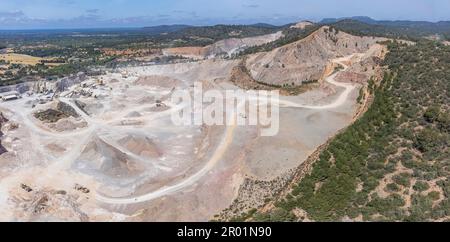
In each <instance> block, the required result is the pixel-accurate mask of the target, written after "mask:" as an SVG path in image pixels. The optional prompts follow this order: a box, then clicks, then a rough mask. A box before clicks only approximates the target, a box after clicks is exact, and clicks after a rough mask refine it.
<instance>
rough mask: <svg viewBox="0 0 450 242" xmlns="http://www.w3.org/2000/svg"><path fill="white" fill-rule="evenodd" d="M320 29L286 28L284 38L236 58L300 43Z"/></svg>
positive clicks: (251, 49)
mask: <svg viewBox="0 0 450 242" xmlns="http://www.w3.org/2000/svg"><path fill="white" fill-rule="evenodd" d="M319 28H320V26H319V25H310V26H306V28H304V29H300V28H290V27H286V28H284V29H283V35H284V36H283V37H282V38H280V39H277V40H275V41H273V42H270V43H267V44H263V45H258V46H254V47H250V48H247V49H245V50H244V51H242V52H240V53H238V54H237V55H236V57H240V56H244V55H248V54H253V53H257V52H265V51H271V50H273V49H275V48H278V47H281V46H284V45H287V44H290V43H294V42H296V41H299V40H301V39H303V38H305V37H307V36H308V35H310V34H312V33H313V32H314V31H316V30H318V29H319Z"/></svg>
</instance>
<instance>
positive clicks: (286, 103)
mask: <svg viewBox="0 0 450 242" xmlns="http://www.w3.org/2000/svg"><path fill="white" fill-rule="evenodd" d="M361 56H364V55H363V54H361V55H349V56H345V57H343V58H338V59H336V60H334V61H335V62H336V63H338V64H340V65H343V66H345V67H346V68H345V69H344V70H342V71H347V70H351V68H352V65H353V64H354V62H355V63H356V62H359V61H360V60H361V59H364V58H360V57H361ZM238 64H239V60H220V59H212V60H206V61H199V62H193V63H179V64H172V65H155V66H147V67H133V68H125V69H121V70H119V72H118V73H108V74H106V75H104V76H102V77H98V78H89V79H88V80H86V81H84V82H83V83H81V84H80V85H76V86H73V87H71V88H70V89H69V90H68V91H65V92H63V93H61V94H60V95H59V96H58V97H55V99H54V100H53V101H50V102H49V103H46V104H39V102H37V101H36V100H37V99H38V96H37V95H36V94H34V95H31V96H24V97H23V98H22V99H19V100H16V101H11V102H4V103H0V111H1V112H2V113H3V114H4V115H5V117H6V118H7V119H8V120H9V121H8V122H9V123H14V124H17V126H18V127H17V128H15V129H12V130H9V129H6V128H3V133H4V136H3V137H2V143H1V144H2V145H3V146H4V147H5V148H6V149H7V151H8V152H7V153H4V154H2V155H1V156H0V180H1V182H0V214H1V215H0V220H4V221H29V220H32V221H49V220H51V221H54V220H63V221H124V220H125V221H207V220H209V219H212V218H213V216H214V215H215V214H218V213H219V212H220V211H222V210H224V209H226V208H228V207H229V206H230V204H232V202H233V200H234V199H235V198H236V196H237V194H238V192H239V189H240V188H241V185H242V184H244V181H245V180H246V179H247V178H251V179H256V180H261V181H268V182H269V181H272V180H273V179H276V178H277V177H282V176H283V175H284V174H287V173H289V172H290V171H292V169H295V168H296V167H298V166H299V165H300V164H302V162H303V161H304V160H305V159H306V158H307V157H308V156H309V155H311V153H313V152H314V150H316V148H317V147H318V146H320V145H321V144H323V143H325V142H326V140H328V139H329V138H330V137H332V136H333V135H334V134H335V133H336V132H337V131H338V130H340V129H342V128H343V127H346V126H347V125H348V124H349V123H350V122H351V121H352V119H353V117H354V115H355V112H356V110H357V108H358V104H357V102H356V99H357V97H358V94H359V87H361V84H357V83H348V81H347V82H345V81H344V80H339V81H337V80H336V79H337V78H336V77H337V75H338V74H340V73H339V72H338V73H335V74H333V75H331V76H328V75H327V77H326V78H325V79H324V80H323V82H321V83H322V86H321V87H320V88H316V89H314V90H311V91H308V92H306V93H303V94H301V95H299V96H289V97H282V98H281V100H280V101H279V102H278V103H276V105H279V106H280V122H281V123H280V132H279V133H278V134H277V135H276V136H274V137H261V136H260V135H259V131H260V130H259V128H260V127H257V126H236V125H234V124H232V125H229V126H175V125H173V124H172V122H171V120H170V114H171V113H172V112H175V111H177V110H178V109H179V108H181V107H180V106H179V105H178V104H177V103H172V102H171V100H170V98H169V97H170V95H171V93H172V92H173V91H174V90H176V89H184V90H191V88H192V85H193V83H194V82H196V81H201V82H203V83H204V86H205V87H206V88H208V89H209V88H214V89H217V90H219V91H224V90H226V89H237V87H236V86H234V85H233V84H232V83H230V82H229V81H228V80H229V79H230V73H231V72H232V70H233V68H234V67H236V66H237V65H238ZM347 65H350V66H347ZM55 102H63V103H65V104H67V105H68V106H70V107H71V108H72V109H73V110H75V112H76V113H77V114H78V117H69V118H64V119H61V120H59V121H58V122H60V124H59V125H58V123H56V124H48V123H45V122H43V121H40V120H38V119H36V118H35V117H34V113H36V112H38V111H42V110H47V109H48V108H50V107H54V105H55ZM77 123H78V124H79V123H82V124H84V125H79V126H77V125H75V124H77ZM5 125H8V124H5ZM5 125H4V127H6V126H5Z"/></svg>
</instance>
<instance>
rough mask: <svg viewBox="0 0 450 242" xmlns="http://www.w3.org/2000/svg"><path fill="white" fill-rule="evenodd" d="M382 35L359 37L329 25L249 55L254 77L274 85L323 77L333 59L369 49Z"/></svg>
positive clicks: (291, 83) (248, 66) (249, 64)
mask: <svg viewBox="0 0 450 242" xmlns="http://www.w3.org/2000/svg"><path fill="white" fill-rule="evenodd" d="M383 40H385V39H383V38H373V37H358V36H353V35H350V34H347V33H345V32H342V31H339V30H337V29H334V28H330V27H327V26H324V27H321V28H320V29H318V30H317V31H315V32H314V33H312V34H311V35H309V36H308V37H306V38H304V39H301V40H299V41H297V42H294V43H291V44H288V45H285V46H282V47H279V48H276V49H274V50H272V51H270V52H263V53H257V54H253V55H251V56H249V58H248V59H247V63H246V67H247V69H248V70H249V71H250V73H251V75H252V77H253V78H254V79H255V80H256V81H258V82H262V83H266V84H271V85H301V84H302V83H303V82H310V81H317V80H319V79H321V77H322V75H323V72H324V70H325V67H326V65H327V63H328V61H329V60H330V59H334V58H338V57H343V56H347V55H350V54H353V53H361V52H365V51H367V50H368V49H369V48H370V47H371V46H373V45H374V44H376V43H377V42H378V41H383Z"/></svg>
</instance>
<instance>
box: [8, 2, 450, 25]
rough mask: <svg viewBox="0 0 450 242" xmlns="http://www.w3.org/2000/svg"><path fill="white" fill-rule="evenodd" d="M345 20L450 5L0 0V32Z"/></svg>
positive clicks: (435, 11)
mask: <svg viewBox="0 0 450 242" xmlns="http://www.w3.org/2000/svg"><path fill="white" fill-rule="evenodd" d="M345 16H370V17H372V18H375V19H383V20H397V19H401V20H428V21H440V20H450V0H0V29H30V28H96V27H142V26H152V25H160V24H193V25H211V24H218V23H225V24H235V23H244V24H248V23H257V22H265V23H271V24H284V23H289V22H294V21H299V20H304V19H309V20H313V21H317V20H320V19H322V18H326V17H345Z"/></svg>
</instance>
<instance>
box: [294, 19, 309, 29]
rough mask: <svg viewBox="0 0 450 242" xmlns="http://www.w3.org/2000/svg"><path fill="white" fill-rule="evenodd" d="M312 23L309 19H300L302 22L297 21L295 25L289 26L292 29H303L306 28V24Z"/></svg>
mask: <svg viewBox="0 0 450 242" xmlns="http://www.w3.org/2000/svg"><path fill="white" fill-rule="evenodd" d="M313 24H314V23H312V22H310V21H302V22H299V23H297V24H295V25H292V26H291V28H292V29H304V28H306V27H308V26H311V25H313Z"/></svg>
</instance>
